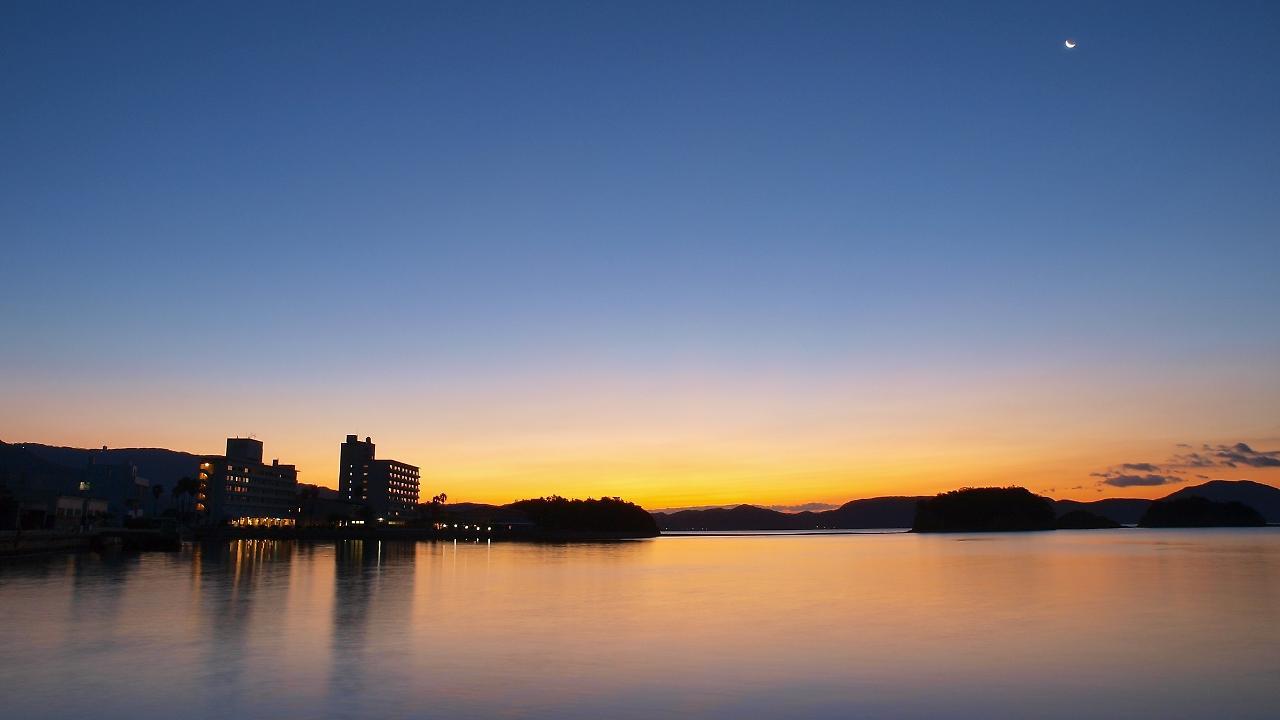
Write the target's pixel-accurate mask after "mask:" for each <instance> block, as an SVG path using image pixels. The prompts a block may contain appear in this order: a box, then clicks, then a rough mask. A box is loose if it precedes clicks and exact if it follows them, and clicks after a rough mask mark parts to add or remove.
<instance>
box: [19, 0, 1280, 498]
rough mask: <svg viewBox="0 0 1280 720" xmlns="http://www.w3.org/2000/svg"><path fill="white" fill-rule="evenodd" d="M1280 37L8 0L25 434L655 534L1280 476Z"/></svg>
mask: <svg viewBox="0 0 1280 720" xmlns="http://www.w3.org/2000/svg"><path fill="white" fill-rule="evenodd" d="M1278 31H1280V6H1278V5H1276V4H1275V3H1269V2H1233V3H1207V2H1205V3H1182V2H1159V3H1154V2H1153V3H1116V2H1097V3H1089V2H1061V3H1027V2H1010V3H986V4H982V5H981V6H980V7H974V6H972V5H971V4H959V3H946V2H938V3H917V2H894V3H888V2H886V3H874V4H872V3H865V4H864V3H853V2H832V3H819V2H798V3H752V2H733V3H729V2H725V3H703V2H690V1H684V2H671V3H667V2H645V3H621V2H592V3H559V2H545V3H526V2H512V3H489V2H456V3H427V2H406V3H383V2H375V3H358V4H357V3H324V2H316V3H222V2H220V3H189V2H157V3H63V2H52V1H51V2H9V3H4V4H3V5H0V97H3V102H0V257H3V262H2V263H0V338H3V341H0V439H3V440H5V441H8V442H45V443H51V444H60V445H77V446H87V447H96V446H100V445H109V446H112V447H130V446H153V447H170V448H174V449H182V450H189V451H192V452H201V453H215V452H220V451H221V449H222V446H223V442H224V439H225V438H226V437H228V436H237V435H239V436H247V435H253V436H254V437H257V438H258V439H261V440H262V441H263V442H264V443H265V444H266V452H267V454H268V455H269V456H271V457H278V458H280V459H281V461H282V462H293V463H296V464H297V465H298V466H299V469H300V470H301V480H302V481H304V482H314V483H319V484H323V485H330V486H333V485H335V484H336V474H337V459H338V446H339V444H340V443H341V441H342V440H343V438H344V437H345V435H347V434H349V433H353V434H358V435H360V436H366V435H368V436H372V437H373V439H374V441H375V442H377V443H378V450H379V455H380V456H384V457H392V458H395V459H399V460H402V461H405V462H410V463H413V464H416V465H420V466H421V467H422V475H423V487H424V492H425V493H426V494H428V495H430V494H435V493H436V492H446V493H448V495H449V496H450V498H451V499H456V500H476V501H491V502H505V501H509V500H512V499H516V498H520V497H531V496H540V495H546V494H551V493H558V494H561V495H567V496H601V495H620V496H623V497H626V498H628V499H633V500H635V501H637V502H640V503H642V504H644V505H645V506H646V507H651V508H653V507H683V506H695V505H711V504H721V503H734V502H746V501H750V502H757V503H761V504H770V503H772V504H781V505H786V504H803V503H839V502H843V501H845V500H848V499H851V498H857V497H868V496H873V495H885V494H920V493H928V492H936V491H941V490H946V489H951V488H955V487H960V486H964V485H990V484H1001V485H1005V484H1019V485H1023V486H1026V487H1029V488H1031V489H1033V490H1035V491H1037V492H1045V493H1050V494H1053V495H1054V496H1057V497H1075V498H1080V499H1094V498H1099V497H1107V496H1115V495H1124V496H1140V497H1156V496H1160V495H1163V494H1166V493H1168V492H1170V491H1171V490H1174V489H1176V487H1170V486H1171V485H1172V486H1176V485H1180V484H1187V483H1193V482H1199V481H1202V480H1203V479H1208V478H1232V479H1239V478H1250V479H1254V480H1258V481H1263V482H1271V483H1273V484H1277V483H1280V469H1277V467H1276V466H1280V455H1278V454H1277V453H1275V452H1274V451H1276V450H1277V449H1280V282H1277V277H1276V268H1277V262H1278V261H1280V133H1277V132H1276V128H1278V127H1280V73H1277V72H1276V69H1277V68H1280V43H1277V42H1276V37H1277V32H1278ZM1067 38H1074V39H1075V40H1077V42H1078V47H1076V48H1075V49H1074V50H1068V49H1066V48H1065V47H1064V45H1063V43H1064V40H1065V39H1067ZM1237 443H1243V444H1244V446H1245V448H1247V449H1248V451H1249V453H1252V454H1251V455H1250V454H1244V455H1241V452H1242V451H1239V450H1233V448H1236V447H1237ZM1224 453H1226V455H1224ZM1191 454H1197V455H1199V456H1201V459H1202V460H1204V461H1205V462H1195V461H1193V460H1192V459H1190V457H1189V456H1190V455H1191ZM1232 454H1234V457H1235V459H1234V460H1233V459H1232ZM1241 457H1244V458H1245V461H1240V458H1241ZM1271 461H1274V462H1271ZM1127 465H1132V466H1143V467H1145V466H1150V469H1144V470H1132V469H1129V468H1127V467H1126V466H1127Z"/></svg>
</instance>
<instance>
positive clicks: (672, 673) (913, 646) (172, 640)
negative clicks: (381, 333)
mask: <svg viewBox="0 0 1280 720" xmlns="http://www.w3.org/2000/svg"><path fill="white" fill-rule="evenodd" d="M0 617H2V618H3V622H2V623H0V702H2V704H3V708H2V710H0V715H3V716H4V717H5V718H86V717H89V718H170V717H186V718H238V717H239V718H244V717H297V718H321V717H337V718H356V717H369V718H400V717H404V718H411V717H412V718H418V717H458V718H461V717H537V718H644V719H645V720H654V718H661V717H711V718H804V717H815V718H816V717H823V718H851V717H893V718H926V717H930V718H932V717H939V716H942V717H975V718H977V717H1038V718H1056V717H1062V718H1076V717H1082V716H1083V717H1089V716H1094V717H1126V718H1140V717H1146V718H1223V717H1232V718H1264V717H1266V718H1275V717H1277V716H1278V714H1280V530H1277V529H1260V530H1239V531H1218V530H1202V531H1145V530H1118V531H1092V532H1058V533H1046V534H1029V535H998V536H993V535H986V536H982V535H975V536H928V537H920V536H914V535H828V536H812V535H801V536H792V537H777V536H773V537H666V538H659V539H655V540H650V541H639V542H627V543H615V544H600V545H575V546H543V545H522V544H505V545H493V546H488V545H483V544H480V545H467V544H460V545H456V546H455V545H454V544H452V543H448V544H432V543H419V544H399V545H392V544H386V543H384V544H382V545H381V546H379V545H378V544H377V543H372V544H370V543H365V544H363V545H362V544H361V543H345V544H339V545H338V546H336V547H335V546H333V545H314V546H304V545H293V544H287V543H274V542H242V543H234V544H230V545H220V546H203V547H194V548H190V549H188V550H186V551H185V552H183V553H181V554H175V555H163V554H153V555H146V556H142V557H135V558H126V559H122V560H116V561H104V560H102V559H99V558H98V557H96V556H93V555H82V556H73V557H57V558H49V559H44V560H39V561H27V562H23V563H20V564H10V565H8V566H4V567H0Z"/></svg>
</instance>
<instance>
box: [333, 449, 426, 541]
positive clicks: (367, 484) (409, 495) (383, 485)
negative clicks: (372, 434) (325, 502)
mask: <svg viewBox="0 0 1280 720" xmlns="http://www.w3.org/2000/svg"><path fill="white" fill-rule="evenodd" d="M373 449H374V445H373V440H372V439H371V438H368V437H366V438H365V439H364V441H363V442H361V441H360V440H359V438H357V437H356V436H355V435H348V436H347V441H346V442H344V443H342V454H341V456H340V459H339V462H338V497H339V498H341V499H343V500H346V501H347V502H352V503H359V504H360V505H368V506H369V508H370V509H372V510H373V514H374V518H375V519H377V520H378V521H379V522H386V523H392V524H399V523H403V522H404V521H405V520H407V519H409V518H410V517H412V515H413V514H414V512H415V511H416V509H417V506H418V468H417V466H415V465H409V464H408V463H402V462H399V461H397V460H377V459H375V458H374V452H373Z"/></svg>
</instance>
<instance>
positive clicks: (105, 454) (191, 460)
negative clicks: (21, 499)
mask: <svg viewBox="0 0 1280 720" xmlns="http://www.w3.org/2000/svg"><path fill="white" fill-rule="evenodd" d="M19 447H21V448H23V449H24V450H27V451H28V452H30V453H32V454H34V455H36V456H38V457H40V458H42V459H44V460H47V461H49V462H51V463H53V464H55V465H62V466H64V467H70V468H82V467H85V466H86V465H88V464H89V460H90V459H93V461H94V462H97V463H103V464H110V465H118V464H120V463H125V462H131V463H133V464H134V465H135V466H136V467H137V468H138V477H141V478H145V479H146V480H147V481H148V482H150V483H151V484H152V485H162V486H164V488H165V492H166V493H171V492H172V491H173V487H174V486H175V485H176V484H177V483H178V481H179V480H181V479H182V478H183V477H194V476H195V474H196V472H197V471H198V470H199V467H200V457H201V456H200V455H195V454H193V453H189V452H183V451H180V450H167V449H165V448H107V449H106V450H103V449H96V450H94V449H89V448H74V447H62V446H58V445H43V444H40V443H22V444H21V445H19Z"/></svg>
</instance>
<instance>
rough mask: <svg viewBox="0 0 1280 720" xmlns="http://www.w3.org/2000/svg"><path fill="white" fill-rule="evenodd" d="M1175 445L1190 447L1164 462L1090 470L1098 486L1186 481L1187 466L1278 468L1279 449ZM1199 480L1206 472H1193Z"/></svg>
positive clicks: (1237, 445) (1279, 462)
mask: <svg viewBox="0 0 1280 720" xmlns="http://www.w3.org/2000/svg"><path fill="white" fill-rule="evenodd" d="M1175 447H1177V448H1178V449H1180V450H1189V451H1190V452H1182V453H1178V454H1175V455H1173V457H1171V458H1169V460H1167V461H1166V462H1164V463H1151V462H1126V463H1120V464H1119V465H1113V466H1111V467H1109V468H1107V469H1106V470H1103V471H1100V472H1093V473H1089V475H1090V476H1091V477H1096V478H1100V479H1099V480H1098V483H1097V484H1098V485H1110V486H1111V487H1149V486H1155V485H1173V484H1176V483H1180V482H1186V481H1187V480H1188V479H1189V478H1187V477H1184V475H1185V473H1186V471H1187V469H1188V468H1213V467H1228V468H1235V467H1240V466H1241V465H1244V466H1247V467H1255V468H1272V467H1276V468H1280V450H1254V449H1253V448H1252V447H1250V446H1249V445H1247V444H1246V443H1242V442H1238V443H1235V444H1232V445H1222V444H1220V445H1211V444H1209V443H1201V445H1200V449H1199V450H1192V448H1193V446H1192V445H1191V444H1190V443H1178V444H1177V445H1176V446H1175ZM1195 477H1197V478H1200V479H1205V478H1207V476H1206V475H1202V474H1199V473H1197V474H1195Z"/></svg>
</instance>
